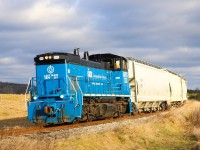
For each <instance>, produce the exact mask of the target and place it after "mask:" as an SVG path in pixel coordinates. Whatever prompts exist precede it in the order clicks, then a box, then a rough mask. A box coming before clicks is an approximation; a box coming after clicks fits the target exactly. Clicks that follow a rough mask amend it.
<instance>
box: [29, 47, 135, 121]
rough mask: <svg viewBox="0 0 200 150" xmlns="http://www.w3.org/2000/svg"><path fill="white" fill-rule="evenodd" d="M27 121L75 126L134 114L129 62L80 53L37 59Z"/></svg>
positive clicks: (39, 57)
mask: <svg viewBox="0 0 200 150" xmlns="http://www.w3.org/2000/svg"><path fill="white" fill-rule="evenodd" d="M34 61H35V67H36V77H33V78H32V79H31V81H30V85H29V86H30V88H29V91H30V100H29V101H28V104H27V106H28V120H29V121H31V122H33V123H40V122H41V123H47V124H54V123H63V122H69V123H72V122H73V123H76V122H79V121H92V120H96V119H104V118H110V117H120V116H122V115H124V114H127V113H132V112H133V107H132V102H131V99H130V86H129V79H128V69H127V59H126V58H124V57H122V56H118V55H114V54H110V53H106V54H96V55H90V56H89V53H88V52H84V57H83V58H81V57H80V55H79V50H78V49H75V50H74V54H70V53H58V52H53V53H45V54H40V55H37V56H36V57H35V58H34Z"/></svg>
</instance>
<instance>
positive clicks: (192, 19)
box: [0, 0, 200, 89]
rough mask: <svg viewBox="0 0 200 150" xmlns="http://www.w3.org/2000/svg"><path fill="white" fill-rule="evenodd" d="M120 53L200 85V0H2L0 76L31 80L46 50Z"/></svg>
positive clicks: (7, 79)
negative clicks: (39, 57) (172, 72)
mask: <svg viewBox="0 0 200 150" xmlns="http://www.w3.org/2000/svg"><path fill="white" fill-rule="evenodd" d="M74 48H80V51H81V52H82V53H83V52H84V51H89V54H95V53H108V52H109V53H114V54H118V55H122V56H125V57H126V56H129V57H134V58H137V59H141V60H144V61H147V62H150V63H152V64H155V65H158V66H162V67H164V68H167V69H169V70H172V71H174V72H176V73H178V74H181V75H182V76H184V77H185V78H186V79H187V84H188V88H189V89H196V88H199V89H200V1H199V0H167V1H165V0H151V1H149V0H123V1H116V0H109V1H108V0H101V1H93V0H82V1H81V0H67V1H66V0H15V1H13V0H0V81H4V82H14V83H28V80H29V78H30V77H32V76H35V66H34V61H33V59H34V57H35V56H36V55H37V54H42V53H46V52H67V53H73V49H74Z"/></svg>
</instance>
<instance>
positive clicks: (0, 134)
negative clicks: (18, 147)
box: [0, 111, 166, 138]
mask: <svg viewBox="0 0 200 150" xmlns="http://www.w3.org/2000/svg"><path fill="white" fill-rule="evenodd" d="M165 112H166V111H165ZM160 113H161V112H154V113H141V114H136V115H134V116H129V115H126V116H123V117H120V118H111V119H105V120H97V121H92V122H81V123H78V124H59V125H53V126H33V127H26V128H19V129H9V130H0V138H4V137H8V136H20V135H28V134H33V133H45V132H52V131H58V130H67V129H73V128H80V127H85V126H93V125H99V124H105V123H112V122H120V121H123V120H126V119H138V118H143V117H149V116H153V115H157V114H160Z"/></svg>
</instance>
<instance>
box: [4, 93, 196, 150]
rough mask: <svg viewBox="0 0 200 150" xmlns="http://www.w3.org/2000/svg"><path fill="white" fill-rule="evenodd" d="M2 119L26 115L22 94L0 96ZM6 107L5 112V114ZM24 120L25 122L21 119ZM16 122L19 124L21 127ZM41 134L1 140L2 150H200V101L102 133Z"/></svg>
mask: <svg viewBox="0 0 200 150" xmlns="http://www.w3.org/2000/svg"><path fill="white" fill-rule="evenodd" d="M0 96H1V101H0V103H1V105H0V119H2V120H5V119H9V118H16V117H22V116H26V108H25V107H24V100H23V96H22V95H0ZM2 108H3V111H2ZM20 121H21V120H20ZM20 121H19V120H16V122H15V124H20ZM48 136H49V135H48V134H44V135H43V136H42V137H37V135H35V136H34V135H32V136H20V137H9V138H4V139H1V140H0V149H2V150H6V149H10V150H12V149H17V150H18V149H19V150H21V149H22V150H23V149H24V150H25V149H27V150H33V149H38V150H40V149H49V150H51V149H52V150H53V149H61V150H62V149H69V150H76V149H80V150H81V149H82V150H85V149H87V150H93V149H95V150H102V149H105V150H116V149H117V150H118V149H120V150H129V149H130V150H138V149H139V150H147V149H148V150H160V149H162V150H188V149H200V102H198V101H188V102H187V103H186V104H185V105H184V106H182V107H180V108H177V109H173V110H171V111H170V112H168V113H166V114H165V115H159V116H156V117H153V118H150V119H148V120H142V121H134V122H131V123H129V124H127V125H125V126H123V127H118V128H115V129H114V130H111V131H104V132H101V133H93V134H85V135H74V136H69V137H67V138H58V139H56V137H55V138H52V139H49V138H48Z"/></svg>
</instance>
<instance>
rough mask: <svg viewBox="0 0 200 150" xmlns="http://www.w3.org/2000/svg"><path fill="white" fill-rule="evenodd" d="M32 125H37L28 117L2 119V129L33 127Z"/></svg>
mask: <svg viewBox="0 0 200 150" xmlns="http://www.w3.org/2000/svg"><path fill="white" fill-rule="evenodd" d="M31 126H35V124H33V123H30V122H29V121H28V120H27V117H19V118H12V119H5V120H0V130H6V129H12V128H13V129H16V128H23V127H31Z"/></svg>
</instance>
